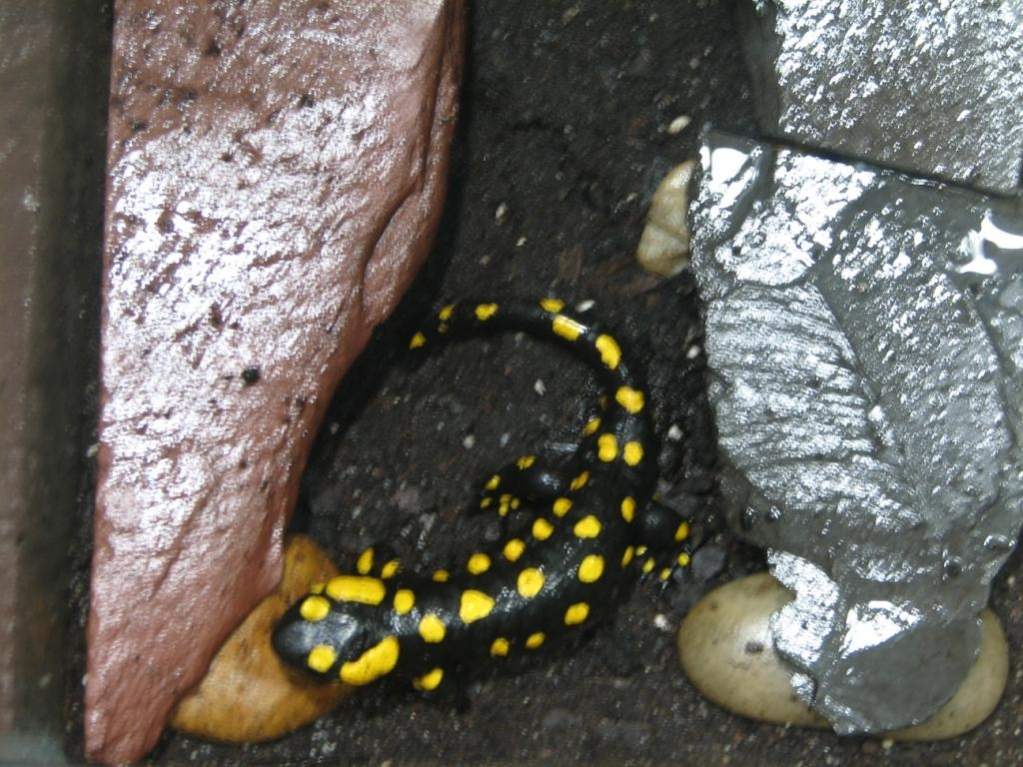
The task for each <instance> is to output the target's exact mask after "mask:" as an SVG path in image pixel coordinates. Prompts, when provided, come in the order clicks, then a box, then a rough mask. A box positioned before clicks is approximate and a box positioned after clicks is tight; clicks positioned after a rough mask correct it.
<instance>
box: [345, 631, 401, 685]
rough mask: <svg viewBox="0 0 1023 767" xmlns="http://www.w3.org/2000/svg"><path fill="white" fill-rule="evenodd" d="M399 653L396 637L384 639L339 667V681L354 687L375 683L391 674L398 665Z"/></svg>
mask: <svg viewBox="0 0 1023 767" xmlns="http://www.w3.org/2000/svg"><path fill="white" fill-rule="evenodd" d="M400 651H401V648H400V646H399V645H398V639H397V637H394V636H387V637H384V638H383V639H381V640H380V641H379V642H378V643H377V644H375V645H374V646H373V647H370V648H369V649H368V650H366V652H364V653H363V654H362V655H361V656H359V658H358V659H357V660H353V661H351V662H349V663H344V664H342V665H341V672H340V677H341V681H342V682H344V683H346V684H351V685H356V686H359V685H364V684H369V683H370V682H375V681H376V680H377V679H379V678H380V677H382V676H384V675H385V674H389V673H390V672H391V670H392V669H393V668H394V667H395V665H396V664H397V663H398V654H399V653H400Z"/></svg>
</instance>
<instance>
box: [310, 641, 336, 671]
mask: <svg viewBox="0 0 1023 767" xmlns="http://www.w3.org/2000/svg"><path fill="white" fill-rule="evenodd" d="M336 660H337V653H336V652H334V648H333V647H328V646H327V645H325V644H318V645H316V647H314V648H313V649H312V650H310V651H309V656H308V657H307V658H306V665H308V666H309V668H311V669H312V670H313V671H319V672H320V673H321V674H326V673H327V672H328V671H330V667H331V666H333V665H334V661H336Z"/></svg>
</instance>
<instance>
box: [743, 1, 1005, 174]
mask: <svg viewBox="0 0 1023 767" xmlns="http://www.w3.org/2000/svg"><path fill="white" fill-rule="evenodd" d="M740 8H741V9H742V10H741V13H740V18H741V19H742V21H743V22H744V23H743V27H744V34H743V43H744V47H745V49H746V53H747V59H748V60H749V63H750V70H751V73H752V75H753V78H754V80H755V81H756V83H757V87H756V89H755V90H756V94H757V102H758V111H759V119H760V123H761V127H762V128H763V129H764V130H765V131H767V132H768V133H770V134H772V135H777V136H785V137H788V138H790V139H793V140H795V141H798V142H801V143H804V144H810V145H816V146H821V147H827V148H829V149H834V150H837V151H840V152H843V153H846V154H851V155H855V156H859V157H864V158H869V159H870V160H872V161H876V162H879V163H882V164H890V165H894V166H897V167H900V168H905V169H906V170H910V171H914V172H917V173H924V174H937V175H941V176H945V177H948V178H950V179H954V180H957V181H965V182H971V183H974V184H977V185H980V186H983V187H987V188H991V189H995V190H1000V191H1008V190H1011V189H1012V188H1013V187H1016V186H1018V185H1019V183H1020V171H1021V167H1023V100H1021V99H1020V94H1021V93H1023V2H1020V0H1008V1H1007V2H998V3H991V2H984V0H956V2H954V3H952V2H941V3H935V2H932V1H931V0H879V1H878V2H870V3H843V4H841V5H840V6H839V5H836V4H835V3H833V2H830V1H829V0H746V2H743V3H741V4H740Z"/></svg>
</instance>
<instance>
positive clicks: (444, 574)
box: [433, 570, 451, 583]
mask: <svg viewBox="0 0 1023 767" xmlns="http://www.w3.org/2000/svg"><path fill="white" fill-rule="evenodd" d="M450 577H451V574H450V573H449V572H448V571H447V570H437V571H435V572H434V574H433V579H434V580H435V581H437V583H444V582H445V581H446V580H447V579H448V578H450Z"/></svg>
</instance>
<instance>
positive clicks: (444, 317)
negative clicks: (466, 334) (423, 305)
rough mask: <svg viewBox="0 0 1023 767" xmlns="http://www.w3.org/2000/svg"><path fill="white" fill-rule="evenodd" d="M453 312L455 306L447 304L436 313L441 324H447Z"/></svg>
mask: <svg viewBox="0 0 1023 767" xmlns="http://www.w3.org/2000/svg"><path fill="white" fill-rule="evenodd" d="M454 311H455V305H454V304H448V305H447V306H445V307H443V308H442V309H441V310H440V311H439V312H437V317H439V318H440V320H441V322H447V321H448V320H450V319H451V315H452V314H453V313H454Z"/></svg>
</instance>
